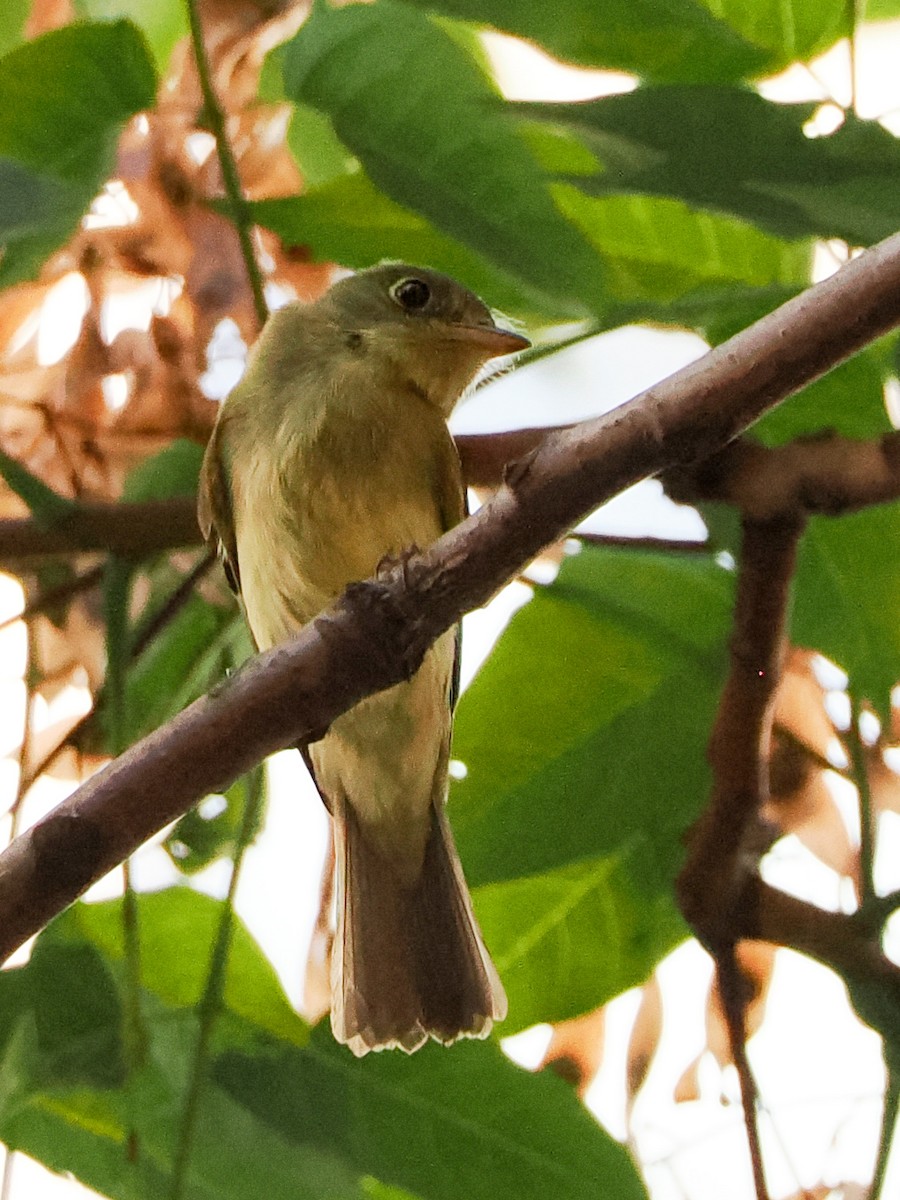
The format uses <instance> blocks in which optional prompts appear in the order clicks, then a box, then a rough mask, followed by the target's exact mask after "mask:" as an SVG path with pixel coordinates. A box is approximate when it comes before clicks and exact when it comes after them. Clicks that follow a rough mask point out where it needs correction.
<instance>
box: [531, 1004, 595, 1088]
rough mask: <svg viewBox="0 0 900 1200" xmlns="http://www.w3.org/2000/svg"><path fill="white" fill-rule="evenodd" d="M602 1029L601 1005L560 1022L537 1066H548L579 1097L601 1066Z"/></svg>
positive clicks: (542, 1068) (542, 1067)
mask: <svg viewBox="0 0 900 1200" xmlns="http://www.w3.org/2000/svg"><path fill="white" fill-rule="evenodd" d="M605 1029H606V1009H605V1008H597V1009H594V1011H593V1012H590V1013H585V1014H584V1016H581V1017H574V1018H573V1019H572V1020H571V1021H561V1022H560V1023H559V1024H558V1025H556V1026H555V1027H554V1029H553V1036H552V1037H551V1039H550V1045H549V1046H548V1047H547V1051H546V1053H545V1055H544V1058H543V1060H542V1062H541V1067H540V1069H541V1070H544V1068H546V1067H549V1068H550V1069H551V1070H552V1071H554V1072H555V1073H556V1074H557V1075H560V1076H561V1077H562V1078H563V1079H565V1080H566V1082H567V1083H570V1084H572V1086H573V1087H574V1088H575V1089H576V1090H577V1092H578V1095H579V1096H581V1097H582V1099H583V1098H584V1095H585V1093H586V1092H587V1090H588V1088H589V1087H590V1086H591V1083H592V1082H593V1080H594V1076H595V1075H596V1074H597V1072H598V1071H599V1070H600V1067H601V1065H602V1061H603V1042H604V1034H605Z"/></svg>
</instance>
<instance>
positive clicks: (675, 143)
mask: <svg viewBox="0 0 900 1200" xmlns="http://www.w3.org/2000/svg"><path fill="white" fill-rule="evenodd" d="M516 107H517V108H518V109H519V110H520V111H521V112H522V113H523V115H526V114H527V115H528V117H529V118H530V119H533V118H534V117H537V116H540V117H541V118H542V119H544V120H546V121H548V122H550V123H551V124H555V125H559V126H562V127H563V128H565V129H568V130H569V131H571V132H574V133H578V134H579V135H580V136H581V138H582V139H583V140H584V142H585V144H586V145H587V146H588V147H589V148H590V149H591V150H592V151H593V152H594V153H595V154H596V155H597V157H598V159H599V161H600V163H601V164H602V168H603V169H602V170H601V171H600V172H599V173H597V174H595V175H591V176H584V175H581V174H579V175H577V176H575V177H574V178H573V180H572V182H573V183H575V184H576V185H577V186H578V187H579V188H581V189H582V190H583V191H585V192H588V193H591V194H596V195H605V194H609V193H615V192H637V193H641V194H645V195H655V196H670V197H673V198H675V199H680V200H685V201H687V202H688V203H690V204H694V205H699V206H701V207H704V208H711V209H713V210H716V211H719V212H726V213H731V214H733V215H734V216H737V217H742V218H744V219H745V220H749V221H753V222H755V223H756V224H759V225H761V226H762V227H763V228H766V229H769V230H771V231H772V232H774V233H776V234H779V235H780V236H782V237H808V236H816V237H841V238H846V239H847V240H849V241H851V242H854V243H867V242H871V241H876V240H878V239H879V238H882V237H887V236H888V235H889V234H890V233H892V232H894V230H895V229H896V226H897V187H896V183H897V177H898V172H900V146H898V144H897V140H896V139H895V138H894V137H892V136H891V134H889V133H888V132H887V130H885V129H883V128H882V127H881V126H880V125H878V124H877V123H875V122H866V121H860V120H859V119H857V118H856V117H854V116H853V114H852V113H847V114H846V115H845V121H844V124H843V125H842V126H841V128H840V129H838V130H837V131H836V132H835V133H834V134H832V135H831V136H830V137H819V138H809V137H807V136H806V135H805V134H804V132H803V126H804V124H805V123H806V122H807V121H808V119H809V117H810V116H811V115H812V113H813V111H814V109H815V105H813V104H791V105H785V104H774V103H772V102H771V101H768V100H764V99H763V98H762V97H761V96H760V95H758V94H757V93H755V92H752V91H749V90H746V89H741V88H737V87H726V86H715V85H713V86H702V85H673V86H669V87H664V86H648V87H643V88H638V90H637V91H634V92H630V93H628V94H627V95H621V96H607V97H605V98H604V99H601V100H592V101H588V102H584V103H579V104H545V105H532V104H527V105H518V106H516Z"/></svg>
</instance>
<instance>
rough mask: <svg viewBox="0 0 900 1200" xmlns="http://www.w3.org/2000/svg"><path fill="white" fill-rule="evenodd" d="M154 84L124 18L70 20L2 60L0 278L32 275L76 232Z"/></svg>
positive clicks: (9, 279) (138, 38)
mask: <svg viewBox="0 0 900 1200" xmlns="http://www.w3.org/2000/svg"><path fill="white" fill-rule="evenodd" d="M155 90H156V77H155V73H154V70H153V65H152V63H151V61H150V58H149V56H148V53H147V49H146V46H145V45H144V42H143V39H142V38H141V35H140V34H139V33H138V31H137V29H136V28H135V27H134V26H133V25H132V24H131V23H130V22H128V21H116V22H113V23H110V24H106V23H104V24H99V23H98V24H79V25H70V26H67V27H65V28H63V29H57V30H54V31H53V32H52V33H47V34H45V35H44V36H43V37H40V38H36V39H35V40H34V41H32V42H26V43H24V44H23V45H20V46H18V47H16V48H15V49H14V50H11V51H10V52H9V53H8V54H7V55H5V56H4V57H3V59H0V246H2V249H3V258H2V261H0V283H4V284H8V283H12V282H15V281H16V280H18V279H21V278H24V277H26V276H28V275H29V274H33V273H34V271H35V270H36V269H37V267H38V266H39V265H40V263H41V262H42V261H43V259H44V258H45V257H46V256H47V254H49V253H50V252H51V251H52V250H53V249H55V247H57V246H58V245H60V244H61V243H62V242H63V241H64V240H65V239H66V238H67V237H68V236H69V235H70V234H71V233H72V231H73V229H74V228H75V227H76V225H77V224H78V221H79V220H80V219H81V217H82V216H83V214H84V212H85V210H86V209H87V207H88V206H89V204H90V202H91V200H92V199H93V198H94V196H95V195H96V193H97V192H98V191H99V189H100V187H101V185H102V183H103V181H104V180H105V179H106V178H107V176H108V175H109V173H110V171H111V170H112V166H113V163H114V161H115V147H116V141H117V139H118V136H119V132H120V130H121V128H122V125H123V124H124V122H125V121H127V120H128V119H129V118H130V117H132V116H133V115H134V114H135V113H137V112H140V110H141V109H143V108H147V107H149V106H150V105H152V103H153V100H154V95H155ZM31 204H33V214H32V217H31V218H30V219H29V218H28V216H27V206H28V205H31Z"/></svg>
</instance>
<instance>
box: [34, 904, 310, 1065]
mask: <svg viewBox="0 0 900 1200" xmlns="http://www.w3.org/2000/svg"><path fill="white" fill-rule="evenodd" d="M137 903H138V915H139V920H140V937H141V961H142V984H143V986H144V988H145V989H146V991H148V992H149V993H151V994H152V995H154V996H156V997H157V998H158V999H159V1000H161V1001H162V1002H164V1003H165V1004H167V1005H169V1006H173V1007H177V1008H194V1007H196V1005H197V1004H198V1003H199V1002H200V997H201V996H202V994H203V987H204V983H205V980H206V973H207V971H208V969H209V956H210V952H211V946H212V942H213V938H214V936H215V931H216V927H217V924H218V920H219V916H220V914H221V910H222V905H221V903H220V902H219V901H217V900H212V899H210V897H208V896H204V895H201V894H200V893H199V892H195V891H192V890H191V889H190V888H186V887H174V888H167V889H166V890H165V891H162V892H148V893H145V894H140V895H139V896H138V897H137ZM50 939H51V940H52V941H53V942H54V943H57V942H59V943H62V944H65V945H68V944H77V943H80V942H88V943H89V944H90V945H91V946H94V947H95V948H96V949H97V950H99V951H101V952H102V954H103V955H104V958H105V959H106V960H107V961H108V962H111V963H119V962H121V961H123V959H124V955H125V949H124V944H123V933H122V904H121V901H119V900H111V901H108V902H106V903H103V904H77V905H75V907H74V908H71V909H69V910H68V912H66V913H64V914H63V916H62V917H60V918H59V919H58V920H57V921H56V922H55V923H54V924H53V925H52V926H51V927H50ZM223 1000H224V1006H225V1009H226V1011H227V1012H228V1013H230V1014H232V1015H233V1016H235V1017H240V1018H241V1019H242V1020H243V1021H245V1022H248V1023H249V1025H250V1026H251V1027H253V1028H255V1029H256V1030H257V1031H262V1030H265V1031H267V1032H268V1033H271V1034H276V1035H277V1036H278V1037H280V1038H282V1039H283V1040H285V1041H289V1042H291V1043H292V1044H297V1045H299V1044H302V1043H303V1042H304V1041H305V1040H306V1025H305V1023H304V1022H303V1021H302V1020H301V1019H300V1018H299V1017H298V1016H297V1015H296V1014H295V1013H294V1011H293V1010H292V1009H291V1007H290V1005H289V1004H288V1002H287V1000H286V999H285V997H284V994H283V992H282V990H281V987H280V985H279V983H278V980H277V978H276V976H275V972H274V971H273V970H272V967H271V966H270V965H269V963H268V962H267V960H266V959H265V958H264V957H263V955H262V953H261V951H260V949H259V947H258V946H257V945H256V943H255V942H254V941H253V939H252V938H251V937H250V935H249V934H248V933H247V931H246V930H245V929H244V927H243V926H242V925H240V924H239V923H238V925H237V926H236V928H235V930H234V934H233V937H232V944H231V954H230V957H229V961H228V974H227V976H226V981H225V992H224V997H223Z"/></svg>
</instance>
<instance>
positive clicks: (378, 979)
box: [200, 264, 528, 1054]
mask: <svg viewBox="0 0 900 1200" xmlns="http://www.w3.org/2000/svg"><path fill="white" fill-rule="evenodd" d="M527 345H528V342H527V340H526V339H525V338H523V337H521V336H520V335H519V334H517V333H512V332H510V331H508V330H505V329H501V328H498V326H497V325H496V324H495V322H494V320H493V317H492V316H491V313H490V311H489V310H488V308H487V307H486V305H485V304H484V303H483V302H482V301H481V300H479V299H478V297H477V296H475V295H474V294H473V293H472V292H470V291H468V290H467V289H466V288H464V287H462V286H461V285H460V284H458V283H456V282H454V281H453V280H452V279H449V278H447V277H446V276H444V275H440V274H438V273H436V272H435V271H430V270H425V269H422V268H418V267H410V266H406V265H397V264H392V265H384V266H379V267H374V268H373V269H371V270H368V271H363V272H361V273H359V274H357V275H354V276H351V277H348V278H345V279H342V280H340V282H338V283H336V284H335V285H334V286H333V287H332V288H331V289H330V290H329V291H328V292H327V293H326V294H325V295H324V296H323V297H322V298H321V299H319V300H318V301H316V302H315V303H314V304H289V305H287V306H286V307H285V308H282V309H280V310H279V311H278V312H276V313H274V314H273V315H272V317H271V318H270V319H269V321H268V322H267V324H266V326H265V329H264V330H263V332H262V335H261V336H260V338H259V340H258V342H257V343H256V345H255V347H254V349H253V351H252V353H251V356H250V360H249V363H248V366H247V371H246V374H245V375H244V377H243V379H242V380H241V382H240V383H239V384H238V386H237V387H236V388H235V389H234V390H233V391H232V392H231V394H230V395H229V397H228V399H227V400H226V401H225V403H224V404H223V405H222V408H221V411H220V414H219V419H218V421H217V424H216V427H215V430H214V432H213V435H212V437H211V439H210V442H209V446H208V448H207V452H206V458H205V461H204V464H203V472H202V479H201V489H200V523H201V526H202V528H203V531H204V534H205V536H206V537H207V538H208V539H209V540H210V541H211V542H212V543H214V544H215V545H217V546H218V547H219V549H220V552H221V554H222V556H223V558H224V563H225V567H226V570H227V572H228V576H229V579H230V580H231V582H232V583H233V585H234V587H235V589H236V590H238V591H239V594H240V596H241V598H242V602H243V606H244V611H245V613H246V617H247V621H248V623H249V625H250V629H251V630H252V633H253V637H254V639H255V640H256V644H257V646H258V647H259V648H260V649H261V650H264V649H267V648H268V647H270V646H272V645H274V644H276V643H278V642H282V641H284V640H285V639H286V638H289V637H290V636H291V634H293V633H295V632H296V631H297V630H298V629H300V627H301V626H303V625H304V624H305V623H306V622H307V621H310V620H311V619H312V618H313V617H315V616H316V615H317V614H318V613H319V612H320V611H321V610H322V609H323V608H325V607H327V605H328V604H329V603H330V602H331V601H332V600H333V599H334V598H335V597H336V596H337V595H339V594H340V592H341V591H342V590H343V589H344V588H345V587H346V585H347V584H348V583H350V582H353V581H356V580H361V579H366V578H367V577H369V576H370V575H372V574H373V573H374V572H375V570H376V568H377V566H378V564H379V562H380V561H381V560H382V559H383V558H384V557H385V556H386V555H399V554H402V553H403V552H404V551H407V550H408V549H409V548H410V547H414V546H415V547H425V546H428V545H430V544H431V543H432V542H433V541H435V540H436V539H437V538H438V537H440V535H441V534H442V533H444V532H445V531H446V530H448V529H450V528H451V526H453V525H455V524H456V523H457V522H458V521H460V520H462V518H463V516H464V515H465V491H464V487H463V480H462V474H461V471H460V464H459V457H458V455H457V452H456V447H455V445H454V443H453V439H452V437H451V436H450V433H449V431H448V429H447V418H448V417H449V416H450V413H451V412H452V410H453V407H454V405H455V404H456V402H457V400H458V399H459V397H460V396H461V394H462V393H463V392H464V391H465V390H466V388H467V387H468V386H469V385H470V384H471V383H472V381H473V380H474V378H475V376H476V375H477V374H478V372H479V370H480V368H481V367H482V366H483V365H484V364H485V363H486V362H487V360H488V359H491V358H494V357H497V356H499V355H504V354H510V353H512V352H514V351H517V350H521V349H523V348H524V347H525V346H527ZM458 656H459V638H458V633H457V631H450V632H448V633H445V634H444V635H443V636H442V637H440V638H439V639H438V640H437V642H436V643H435V644H434V646H433V647H432V648H431V650H430V651H429V652H428V654H427V655H426V656H425V659H424V661H423V663H422V666H421V667H420V668H419V670H418V671H417V672H416V674H415V675H414V676H413V678H412V679H410V680H409V681H408V682H406V683H401V684H398V685H397V686H395V687H392V688H389V689H388V690H387V691H384V692H381V693H379V694H378V695H375V696H371V697H369V698H368V699H366V700H364V701H362V702H361V703H360V704H358V705H356V707H355V708H353V709H351V710H350V712H348V713H346V714H345V715H344V716H342V717H340V718H338V720H336V721H335V722H334V723H333V724H332V725H331V727H330V728H329V729H328V731H327V732H326V734H325V735H324V736H323V737H322V738H321V739H320V740H319V741H317V742H315V743H313V744H312V745H310V746H309V753H308V759H309V761H310V762H311V765H312V769H313V772H314V775H315V780H316V784H317V786H318V788H319V791H320V793H321V795H322V798H323V800H324V801H325V803H326V805H327V807H328V810H329V812H330V813H331V816H332V818H333V826H334V837H335V847H336V862H337V867H336V870H337V881H338V889H337V932H336V939H335V946H334V951H333V956H332V1010H331V1024H332V1028H333V1030H334V1034H335V1037H336V1038H337V1039H338V1040H339V1041H341V1042H346V1043H347V1045H348V1046H349V1047H350V1048H351V1049H352V1050H353V1051H354V1053H356V1054H365V1053H366V1052H367V1051H369V1050H374V1049H382V1048H384V1047H387V1046H400V1047H402V1048H403V1049H404V1050H407V1051H412V1050H415V1049H416V1048H417V1047H419V1046H421V1045H422V1044H423V1043H424V1042H425V1041H426V1040H427V1039H428V1038H429V1037H432V1038H435V1039H436V1040H437V1041H440V1042H444V1043H450V1042H453V1041H454V1040H455V1039H457V1038H459V1037H463V1036H472V1037H482V1036H484V1035H486V1034H487V1033H488V1031H489V1030H490V1028H491V1024H492V1022H493V1021H494V1020H499V1019H502V1017H503V1016H505V1013H506V997H505V995H504V992H503V987H502V984H501V983H500V980H499V978H498V976H497V973H496V971H495V969H494V966H493V963H492V962H491V960H490V957H489V956H488V953H487V951H486V949H485V947H484V943H483V941H482V939H481V934H480V932H479V929H478V926H477V924H476V922H475V918H474V916H473V913H472V904H471V900H470V897H469V893H468V890H467V888H466V884H465V880H464V879H463V873H462V868H461V866H460V862H459V858H458V856H457V853H456V849H455V847H454V844H453V838H452V835H451V833H450V827H449V825H448V823H447V817H446V814H445V801H446V798H447V771H448V762H449V755H450V731H451V721H452V712H453V704H454V701H455V698H456V695H455V694H456V686H457V680H458Z"/></svg>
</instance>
